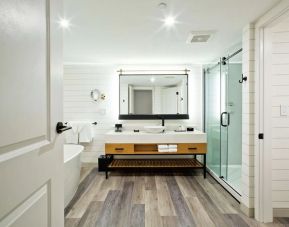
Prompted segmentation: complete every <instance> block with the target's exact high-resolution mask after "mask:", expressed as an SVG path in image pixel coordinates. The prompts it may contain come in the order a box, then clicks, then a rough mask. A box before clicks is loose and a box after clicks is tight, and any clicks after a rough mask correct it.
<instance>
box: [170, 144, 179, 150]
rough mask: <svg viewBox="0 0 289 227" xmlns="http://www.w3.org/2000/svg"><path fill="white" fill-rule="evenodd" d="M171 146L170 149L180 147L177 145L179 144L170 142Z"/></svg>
mask: <svg viewBox="0 0 289 227" xmlns="http://www.w3.org/2000/svg"><path fill="white" fill-rule="evenodd" d="M169 148H170V149H174V148H178V145H177V144H170V145H169Z"/></svg>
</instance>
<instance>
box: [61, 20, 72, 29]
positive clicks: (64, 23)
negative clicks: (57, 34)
mask: <svg viewBox="0 0 289 227" xmlns="http://www.w3.org/2000/svg"><path fill="white" fill-rule="evenodd" d="M59 24H60V26H61V27H62V28H69V27H70V21H69V20H68V19H66V18H61V19H60V21H59Z"/></svg>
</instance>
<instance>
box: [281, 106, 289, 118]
mask: <svg viewBox="0 0 289 227" xmlns="http://www.w3.org/2000/svg"><path fill="white" fill-rule="evenodd" d="M280 115H281V116H288V107H287V106H286V105H280Z"/></svg>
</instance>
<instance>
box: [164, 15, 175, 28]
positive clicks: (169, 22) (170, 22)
mask: <svg viewBox="0 0 289 227" xmlns="http://www.w3.org/2000/svg"><path fill="white" fill-rule="evenodd" d="M164 22H165V26H167V27H172V26H174V25H175V23H176V19H175V18H174V17H173V16H167V17H166V18H165V20H164Z"/></svg>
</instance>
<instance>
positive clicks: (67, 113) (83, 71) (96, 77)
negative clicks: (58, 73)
mask: <svg viewBox="0 0 289 227" xmlns="http://www.w3.org/2000/svg"><path fill="white" fill-rule="evenodd" d="M120 68H122V69H133V68H134V69H136V68H140V69H185V68H187V69H190V70H191V72H190V73H189V115H190V119H189V120H179V121H175V120H172V121H169V120H168V121H166V125H168V126H169V127H171V128H176V127H177V126H179V125H180V124H183V125H188V126H195V127H196V128H197V129H202V122H203V89H202V83H203V81H202V66H201V65H181V66H175V67H171V66H162V67H161V66H155V65H152V66H148V65H146V66H122V67H119V66H116V65H66V66H65V67H64V121H74V120H77V121H81V120H84V121H91V122H94V121H97V122H98V125H97V126H94V128H95V138H94V141H93V143H91V144H89V145H85V152H84V154H83V157H82V161H83V162H96V161H97V157H98V155H100V154H104V135H105V133H106V132H108V131H109V130H112V129H113V128H114V124H115V123H118V122H121V123H123V125H124V127H126V128H130V129H133V128H140V127H142V126H143V125H145V124H160V121H157V120H156V121H119V120H118V112H119V103H118V97H119V84H118V73H117V70H118V69H120ZM92 89H99V90H100V92H101V93H104V94H105V95H106V99H105V100H104V101H100V102H98V103H95V102H93V101H91V99H90V91H91V90H92Z"/></svg>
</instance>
